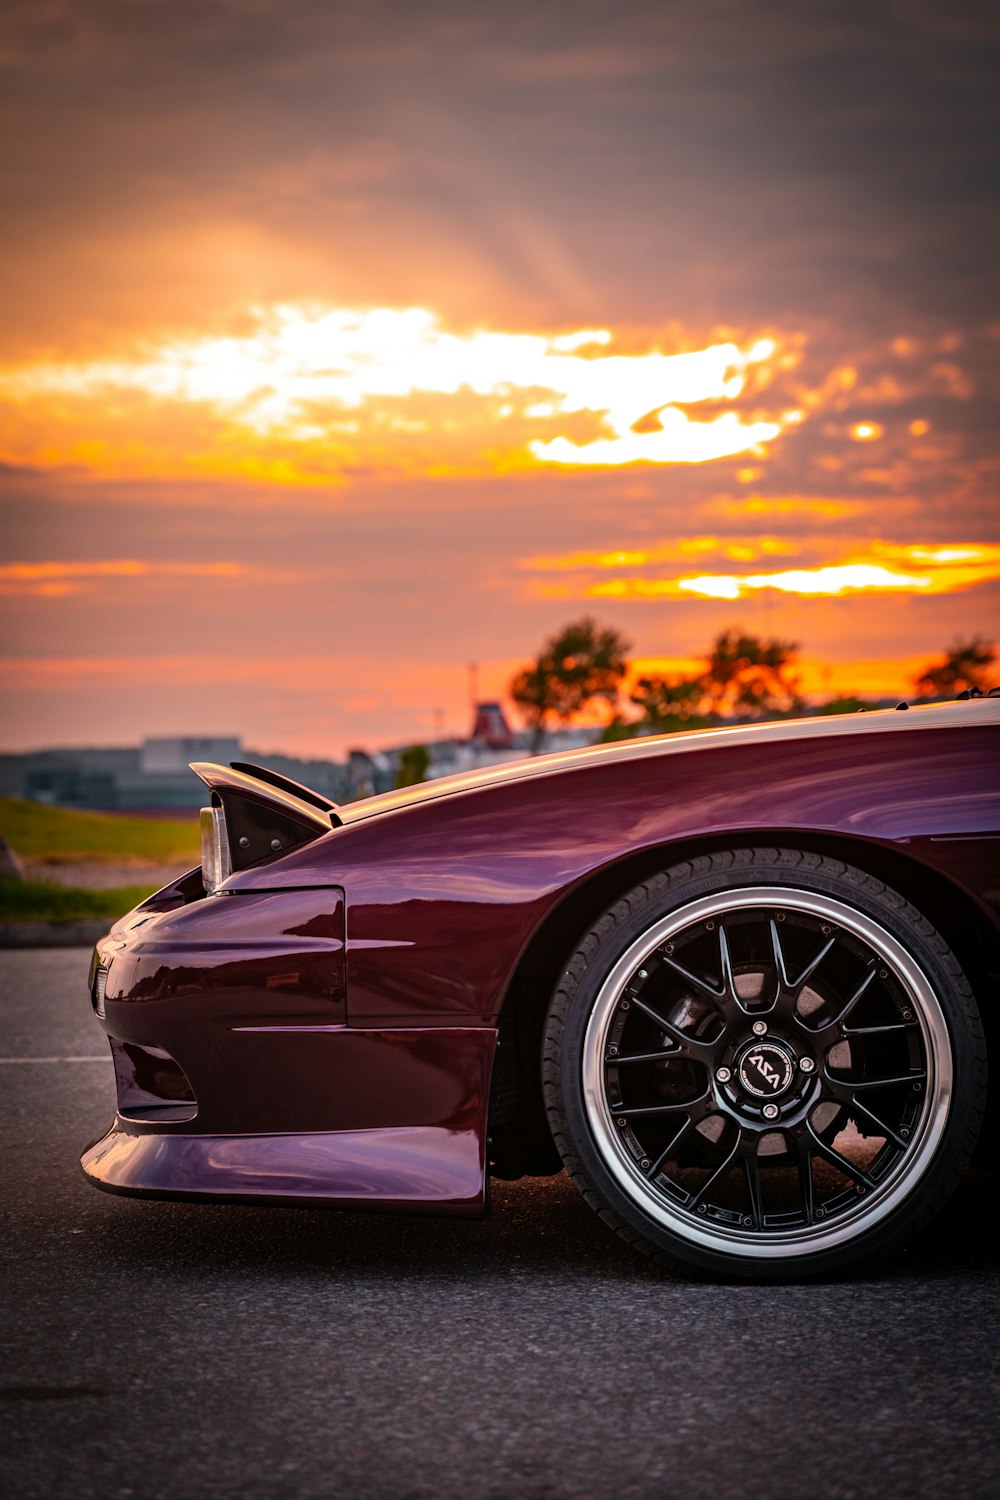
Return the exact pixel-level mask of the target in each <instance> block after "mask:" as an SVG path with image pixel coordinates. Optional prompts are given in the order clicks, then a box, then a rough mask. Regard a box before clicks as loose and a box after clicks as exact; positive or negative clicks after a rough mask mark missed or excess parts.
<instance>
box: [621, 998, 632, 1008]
mask: <svg viewBox="0 0 1000 1500" xmlns="http://www.w3.org/2000/svg"><path fill="white" fill-rule="evenodd" d="M631 1004H632V1002H631V1000H623V1001H622V1004H621V1008H622V1010H628V1009H629V1007H630V1005H631Z"/></svg>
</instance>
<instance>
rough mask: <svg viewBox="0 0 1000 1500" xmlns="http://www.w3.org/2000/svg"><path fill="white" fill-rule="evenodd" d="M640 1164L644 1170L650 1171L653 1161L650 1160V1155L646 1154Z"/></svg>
mask: <svg viewBox="0 0 1000 1500" xmlns="http://www.w3.org/2000/svg"><path fill="white" fill-rule="evenodd" d="M639 1165H640V1167H641V1168H642V1170H643V1171H644V1172H648V1171H649V1169H650V1167H651V1166H652V1165H653V1163H652V1162H651V1161H650V1159H649V1157H648V1156H644V1157H643V1158H642V1161H641V1162H640V1163H639Z"/></svg>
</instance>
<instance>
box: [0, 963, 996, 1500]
mask: <svg viewBox="0 0 1000 1500" xmlns="http://www.w3.org/2000/svg"><path fill="white" fill-rule="evenodd" d="M88 958H89V955H88V954H87V953H86V952H84V951H82V950H78V949H64V950H49V951H23V952H2V953H0V1015H2V1017H3V1021H2V1031H0V1056H2V1058H3V1059H6V1060H5V1061H2V1062H0V1089H2V1095H0V1097H2V1101H3V1124H2V1137H0V1140H2V1147H0V1150H2V1156H0V1160H2V1175H3V1180H4V1188H3V1199H2V1214H3V1220H2V1242H0V1253H2V1293H0V1295H2V1298H3V1328H2V1364H0V1488H2V1490H3V1492H4V1493H5V1494H6V1495H9V1496H11V1497H16V1500H32V1497H35V1496H39V1497H46V1500H55V1497H62V1496H67V1497H69V1496H72V1497H74V1500H78V1497H89V1496H100V1497H101V1500H113V1497H118V1496H135V1497H137V1500H152V1497H157V1496H161V1495H162V1496H171V1497H184V1500H200V1497H202V1496H213V1497H228V1496H234V1497H236V1496H239V1497H241V1500H242V1497H245V1500H265V1497H279V1496H281V1497H283V1496H303V1497H314V1496H315V1497H321V1496H322V1497H331V1496H345V1497H355V1496H356V1497H369V1496H371V1497H392V1500H407V1497H417V1496H421V1497H423V1496H428V1497H431V1496H433V1497H435V1500H445V1497H451V1496H456V1497H458V1496H462V1497H465V1496H470V1497H473V1496H474V1497H477V1500H478V1497H504V1500H506V1497H508V1496H509V1497H553V1496H564V1495H565V1496H574V1497H576V1496H600V1497H603V1496H608V1497H614V1500H632V1497H646V1496H650V1497H657V1500H661V1497H667V1496H669V1497H670V1500H705V1497H706V1496H709V1497H712V1500H737V1497H739V1500H747V1497H753V1500H785V1497H789V1500H804V1497H817V1496H832V1497H843V1500H848V1497H858V1500H867V1497H869V1496H870V1497H873V1500H874V1497H878V1500H885V1497H887V1496H888V1497H895V1496H899V1497H907V1500H916V1497H922V1496H928V1497H929V1496H933V1497H935V1500H940V1497H942V1496H949V1495H961V1496H962V1497H963V1500H977V1497H987V1496H989V1497H995V1496H1000V1443H998V1423H997V1416H998V1410H1000V1353H998V1339H997V1335H998V1326H997V1322H998V1320H997V1305H998V1304H997V1290H998V1270H1000V1243H998V1240H997V1237H996V1234H995V1231H994V1232H993V1233H992V1234H991V1232H990V1227H989V1216H990V1208H991V1207H992V1205H993V1204H994V1203H995V1202H996V1198H997V1191H998V1187H1000V1181H998V1179H997V1178H996V1177H993V1176H991V1175H985V1174H970V1175H969V1176H968V1177H967V1179H966V1181H965V1183H964V1185H963V1187H962V1189H961V1191H960V1193H959V1195H958V1197H957V1198H956V1200H955V1201H954V1204H953V1206H952V1208H951V1209H950V1210H949V1212H948V1213H947V1214H946V1216H945V1221H944V1222H942V1223H941V1224H940V1225H939V1226H937V1227H935V1229H934V1230H933V1231H932V1232H931V1233H930V1234H928V1235H926V1236H925V1237H924V1238H923V1239H922V1240H921V1241H920V1242H919V1244H918V1245H916V1246H914V1247H912V1248H911V1249H910V1250H909V1251H908V1252H906V1253H905V1254H904V1255H901V1256H899V1257H898V1258H897V1259H896V1260H895V1261H894V1262H893V1263H891V1264H890V1265H888V1266H886V1267H885V1268H884V1269H883V1270H881V1271H879V1272H878V1273H872V1274H869V1275H866V1276H865V1277H863V1278H860V1279H855V1280H852V1281H845V1282H842V1283H838V1284H829V1285H822V1286H809V1287H801V1286H799V1287H777V1288H768V1289H762V1290H758V1289H755V1288H746V1287H734V1286H713V1285H706V1284H703V1283H699V1282H695V1281H692V1280H689V1279H688V1278H686V1277H684V1276H681V1275H678V1276H675V1277H671V1276H669V1275H667V1274H664V1273H663V1272H661V1271H659V1270H657V1269H655V1268H653V1267H650V1266H649V1265H647V1264H646V1263H644V1262H643V1261H641V1260H637V1259H635V1258H634V1257H633V1255H632V1254H631V1252H629V1251H628V1250H627V1249H626V1248H625V1247H619V1246H618V1244H617V1243H616V1242H614V1241H613V1240H611V1239H610V1238H608V1237H607V1236H606V1234H605V1231H604V1230H603V1229H602V1227H601V1226H600V1225H599V1224H598V1223H597V1222H596V1220H593V1219H592V1217H591V1215H590V1213H589V1211H588V1210H587V1209H586V1207H585V1206H584V1205H583V1204H582V1202H580V1201H579V1200H578V1199H577V1197H576V1195H575V1194H574V1192H573V1190H572V1188H571V1187H570V1186H569V1185H568V1183H567V1182H566V1181H565V1179H563V1178H560V1179H557V1180H556V1181H554V1182H551V1183H550V1182H540V1181H534V1182H528V1183H515V1184H512V1185H504V1184H499V1185H498V1191H497V1192H496V1194H495V1211H494V1215H493V1217H492V1218H491V1219H488V1220H485V1221H483V1222H481V1223H474V1224H469V1223H461V1222H452V1221H448V1220H430V1219H417V1218H409V1219H407V1218H403V1217H389V1216H379V1215H370V1216H361V1215H355V1214H337V1213H326V1212H317V1211H310V1210H304V1209H291V1210H287V1211H286V1210H282V1209H252V1208H234V1207H199V1206H196V1205H190V1204H165V1203H143V1202H136V1201H132V1200H129V1199H123V1198H113V1197H107V1196H105V1195H104V1194H101V1193H98V1192H96V1191H95V1190H94V1189H93V1188H91V1187H90V1186H89V1185H88V1184H87V1183H86V1182H85V1181H84V1179H83V1176H82V1174H81V1173H80V1171H79V1167H78V1165H77V1158H78V1155H79V1151H80V1149H81V1147H82V1146H83V1145H85V1144H86V1143H87V1142H88V1141H89V1140H90V1139H92V1138H93V1137H94V1136H95V1135H97V1134H99V1133H100V1132H101V1131H102V1130H103V1128H104V1127H105V1126H106V1125H107V1123H108V1122H109V1120H110V1117H111V1114H112V1110H113V1097H114V1096H113V1087H112V1079H111V1065H110V1060H109V1059H108V1058H107V1057H106V1044H105V1042H104V1038H103V1035H102V1033H101V1032H100V1030H99V1028H98V1026H97V1024H96V1022H95V1021H94V1020H93V1018H92V1015H91V1012H90V1007H89V1004H88V1000H87V996H86V971H87V963H88ZM92 1058H99V1059H101V1060H100V1061H90V1060H89V1059H92ZM60 1059H62V1060H60ZM66 1059H69V1060H66Z"/></svg>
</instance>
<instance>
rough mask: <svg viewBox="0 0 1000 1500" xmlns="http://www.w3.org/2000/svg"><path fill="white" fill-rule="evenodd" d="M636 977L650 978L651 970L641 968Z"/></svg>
mask: <svg viewBox="0 0 1000 1500" xmlns="http://www.w3.org/2000/svg"><path fill="white" fill-rule="evenodd" d="M636 977H637V978H638V979H648V978H649V971H648V970H647V969H640V970H639V973H638V975H637V976H636Z"/></svg>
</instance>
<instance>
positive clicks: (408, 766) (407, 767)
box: [396, 745, 431, 788]
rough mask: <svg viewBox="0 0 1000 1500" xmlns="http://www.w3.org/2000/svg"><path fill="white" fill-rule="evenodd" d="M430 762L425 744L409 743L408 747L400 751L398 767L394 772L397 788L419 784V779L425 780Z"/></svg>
mask: <svg viewBox="0 0 1000 1500" xmlns="http://www.w3.org/2000/svg"><path fill="white" fill-rule="evenodd" d="M430 763H431V757H430V751H429V750H428V749H427V746H426V745H410V747H409V748H408V749H406V750H402V751H400V755H399V769H398V770H397V772H396V786H397V788H400V787H404V786H419V784H420V782H421V781H426V780H427V771H428V768H429V766H430Z"/></svg>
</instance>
